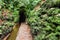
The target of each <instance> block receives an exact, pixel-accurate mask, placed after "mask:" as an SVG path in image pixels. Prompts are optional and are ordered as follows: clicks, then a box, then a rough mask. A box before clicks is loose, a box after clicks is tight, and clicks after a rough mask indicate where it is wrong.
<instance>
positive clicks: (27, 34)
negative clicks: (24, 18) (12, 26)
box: [16, 23, 33, 40]
mask: <svg viewBox="0 0 60 40" xmlns="http://www.w3.org/2000/svg"><path fill="white" fill-rule="evenodd" d="M16 40H33V38H32V35H31V31H30V27H29V26H28V25H27V24H26V23H21V26H20V28H19V31H18V34H17V37H16Z"/></svg>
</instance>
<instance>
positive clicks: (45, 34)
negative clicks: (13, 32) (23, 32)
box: [0, 0, 60, 40]
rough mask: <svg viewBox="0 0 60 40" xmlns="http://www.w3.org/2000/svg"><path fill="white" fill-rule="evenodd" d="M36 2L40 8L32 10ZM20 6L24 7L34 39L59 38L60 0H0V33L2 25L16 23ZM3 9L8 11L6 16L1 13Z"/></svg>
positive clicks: (56, 39) (7, 25)
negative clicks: (0, 22) (0, 21)
mask: <svg viewBox="0 0 60 40" xmlns="http://www.w3.org/2000/svg"><path fill="white" fill-rule="evenodd" d="M38 4H40V8H39V9H37V10H34V8H35V7H36V6H37V5H38ZM21 6H24V7H25V10H26V12H25V13H26V17H27V19H26V21H27V22H28V24H29V25H30V26H31V31H32V34H33V37H34V40H60V0H43V1H42V0H2V1H1V0H0V14H1V15H0V20H2V21H3V20H4V21H3V23H2V24H1V25H0V34H3V32H4V31H3V28H4V27H7V28H11V27H13V25H14V24H15V23H18V20H19V10H20V9H21V8H20V7H21ZM1 9H2V10H1ZM5 9H7V10H8V11H9V12H8V14H7V18H6V17H5V16H3V15H2V12H3V10H5ZM5 13H6V12H4V14H5ZM1 29H2V30H1ZM4 29H5V28H4ZM5 32H7V31H5ZM9 32H10V30H9Z"/></svg>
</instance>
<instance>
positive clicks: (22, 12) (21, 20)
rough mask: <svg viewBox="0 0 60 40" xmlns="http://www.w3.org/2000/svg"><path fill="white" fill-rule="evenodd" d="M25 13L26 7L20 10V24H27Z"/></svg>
mask: <svg viewBox="0 0 60 40" xmlns="http://www.w3.org/2000/svg"><path fill="white" fill-rule="evenodd" d="M25 12H26V11H25V7H24V6H22V7H20V10H19V24H20V23H23V22H25V20H26V14H25Z"/></svg>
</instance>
